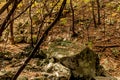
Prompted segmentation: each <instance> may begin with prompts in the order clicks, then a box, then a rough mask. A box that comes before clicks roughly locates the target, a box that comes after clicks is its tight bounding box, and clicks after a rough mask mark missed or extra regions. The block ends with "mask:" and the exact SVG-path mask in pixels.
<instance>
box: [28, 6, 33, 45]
mask: <svg viewBox="0 0 120 80" xmlns="http://www.w3.org/2000/svg"><path fill="white" fill-rule="evenodd" d="M29 17H30V23H31V24H30V34H31V43H30V44H31V47H34V46H33V20H32V16H31V7H30V8H29Z"/></svg>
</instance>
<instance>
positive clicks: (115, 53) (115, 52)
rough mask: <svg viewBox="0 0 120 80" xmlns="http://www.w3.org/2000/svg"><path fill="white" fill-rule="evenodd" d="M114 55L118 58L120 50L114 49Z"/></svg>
mask: <svg viewBox="0 0 120 80" xmlns="http://www.w3.org/2000/svg"><path fill="white" fill-rule="evenodd" d="M112 54H113V55H114V56H115V57H118V55H119V54H120V53H119V50H118V49H116V48H113V49H112Z"/></svg>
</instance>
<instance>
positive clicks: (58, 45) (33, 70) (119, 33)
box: [0, 8, 120, 80]
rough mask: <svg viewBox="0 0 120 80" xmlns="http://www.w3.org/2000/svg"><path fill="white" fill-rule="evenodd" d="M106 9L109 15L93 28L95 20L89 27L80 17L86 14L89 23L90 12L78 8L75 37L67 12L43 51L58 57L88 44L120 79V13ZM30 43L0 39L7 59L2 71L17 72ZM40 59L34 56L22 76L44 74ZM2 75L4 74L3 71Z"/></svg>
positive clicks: (49, 37)
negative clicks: (39, 64) (25, 49)
mask: <svg viewBox="0 0 120 80" xmlns="http://www.w3.org/2000/svg"><path fill="white" fill-rule="evenodd" d="M101 11H102V10H101ZM105 12H106V16H107V17H106V18H105V19H103V18H102V20H101V21H102V24H101V25H99V26H98V28H94V25H93V23H91V24H90V25H89V29H88V30H87V29H86V26H85V25H84V22H82V21H81V17H82V16H83V14H85V15H84V16H86V17H85V20H86V22H87V20H89V18H90V17H89V15H88V13H90V12H88V11H86V12H83V13H81V12H80V10H76V11H75V13H76V15H75V19H76V20H75V31H76V32H77V34H78V36H77V37H75V38H71V32H70V26H71V25H72V24H71V22H72V20H71V15H67V18H62V19H61V20H60V22H58V23H57V25H55V27H54V28H53V29H52V30H51V31H50V33H49V35H48V37H47V39H46V40H45V41H44V43H43V44H42V45H41V46H40V48H41V50H43V52H44V53H45V54H47V55H48V56H50V57H51V56H55V57H58V58H59V57H64V56H70V55H74V54H77V53H79V52H80V51H81V50H82V49H84V48H85V47H86V46H89V47H90V48H91V49H92V50H93V51H95V52H96V53H97V54H98V55H99V57H100V64H101V65H102V66H103V67H104V68H105V70H106V71H107V72H108V73H109V74H110V75H111V76H114V77H118V78H119V79H118V80H120V20H119V19H120V15H119V12H117V11H112V10H110V9H109V8H108V9H106V11H105ZM78 14H79V15H78ZM102 15H103V12H102ZM66 20H67V21H66ZM86 22H85V23H86ZM104 22H105V24H104ZM88 24H89V21H88ZM28 45H29V44H26V43H17V44H15V45H11V44H9V43H7V42H1V43H0V52H4V53H5V55H6V57H7V58H3V59H2V58H1V56H0V58H1V59H0V71H2V72H8V71H12V72H16V71H17V70H18V69H19V67H20V66H21V65H22V64H23V63H24V61H25V59H26V58H27V57H24V56H23V57H21V58H18V57H19V55H21V53H22V52H23V51H24V48H25V47H27V46H28ZM8 52H10V53H8ZM39 61H40V60H39V59H38V58H37V59H34V58H33V59H32V60H31V61H30V62H29V64H28V65H27V67H26V68H25V70H24V71H23V72H22V74H21V75H23V76H24V75H25V76H27V77H30V78H32V77H34V76H39V75H41V74H40V73H39V71H40V70H41V68H38V66H36V65H37V64H38V62H39ZM0 74H2V73H1V72H0Z"/></svg>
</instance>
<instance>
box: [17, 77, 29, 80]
mask: <svg viewBox="0 0 120 80" xmlns="http://www.w3.org/2000/svg"><path fill="white" fill-rule="evenodd" d="M17 80H28V78H27V77H26V76H20V77H18V79H17Z"/></svg>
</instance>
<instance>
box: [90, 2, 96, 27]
mask: <svg viewBox="0 0 120 80" xmlns="http://www.w3.org/2000/svg"><path fill="white" fill-rule="evenodd" d="M94 4H95V3H94V1H91V5H92V16H93V21H94V27H95V28H97V24H96V17H95V11H94Z"/></svg>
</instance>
